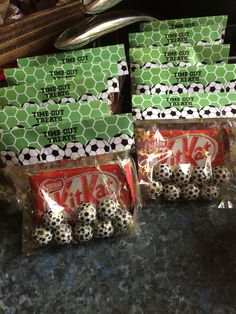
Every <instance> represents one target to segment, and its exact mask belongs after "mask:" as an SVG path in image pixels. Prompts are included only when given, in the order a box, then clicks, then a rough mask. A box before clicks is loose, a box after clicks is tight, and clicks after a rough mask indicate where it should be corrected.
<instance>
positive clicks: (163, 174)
mask: <svg viewBox="0 0 236 314" xmlns="http://www.w3.org/2000/svg"><path fill="white" fill-rule="evenodd" d="M172 175H173V172H172V169H171V167H170V166H169V165H167V164H157V165H155V166H154V168H153V179H154V180H155V181H160V182H162V183H163V182H167V181H169V180H170V179H171V178H172Z"/></svg>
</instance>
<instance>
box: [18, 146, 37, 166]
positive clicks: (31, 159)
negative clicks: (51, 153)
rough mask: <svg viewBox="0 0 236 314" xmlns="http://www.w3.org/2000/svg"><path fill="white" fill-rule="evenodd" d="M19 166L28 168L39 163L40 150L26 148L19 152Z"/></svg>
mask: <svg viewBox="0 0 236 314" xmlns="http://www.w3.org/2000/svg"><path fill="white" fill-rule="evenodd" d="M18 159H19V162H20V164H21V165H24V166H29V165H35V164H38V163H39V162H40V150H39V149H36V148H34V147H26V148H23V149H22V150H21V152H20V153H19V155H18Z"/></svg>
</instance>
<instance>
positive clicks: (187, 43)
mask: <svg viewBox="0 0 236 314" xmlns="http://www.w3.org/2000/svg"><path fill="white" fill-rule="evenodd" d="M179 46H183V47H186V46H192V45H191V44H190V43H189V42H188V41H182V42H181V43H179Z"/></svg>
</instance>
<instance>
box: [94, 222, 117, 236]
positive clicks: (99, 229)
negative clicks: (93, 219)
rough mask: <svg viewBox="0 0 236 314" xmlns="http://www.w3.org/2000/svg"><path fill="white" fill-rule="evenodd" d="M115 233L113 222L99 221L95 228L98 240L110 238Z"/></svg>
mask: <svg viewBox="0 0 236 314" xmlns="http://www.w3.org/2000/svg"><path fill="white" fill-rule="evenodd" d="M113 233H114V227H113V225H112V223H111V221H99V222H97V224H96V225H95V228H94V236H95V237H97V238H108V237H111V236H112V234H113Z"/></svg>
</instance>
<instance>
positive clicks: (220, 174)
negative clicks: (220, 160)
mask: <svg viewBox="0 0 236 314" xmlns="http://www.w3.org/2000/svg"><path fill="white" fill-rule="evenodd" d="M231 178H232V176H231V172H230V170H229V169H228V168H227V167H224V166H217V167H214V168H213V170H212V179H213V182H214V184H216V185H221V184H226V183H229V182H230V180H231Z"/></svg>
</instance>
